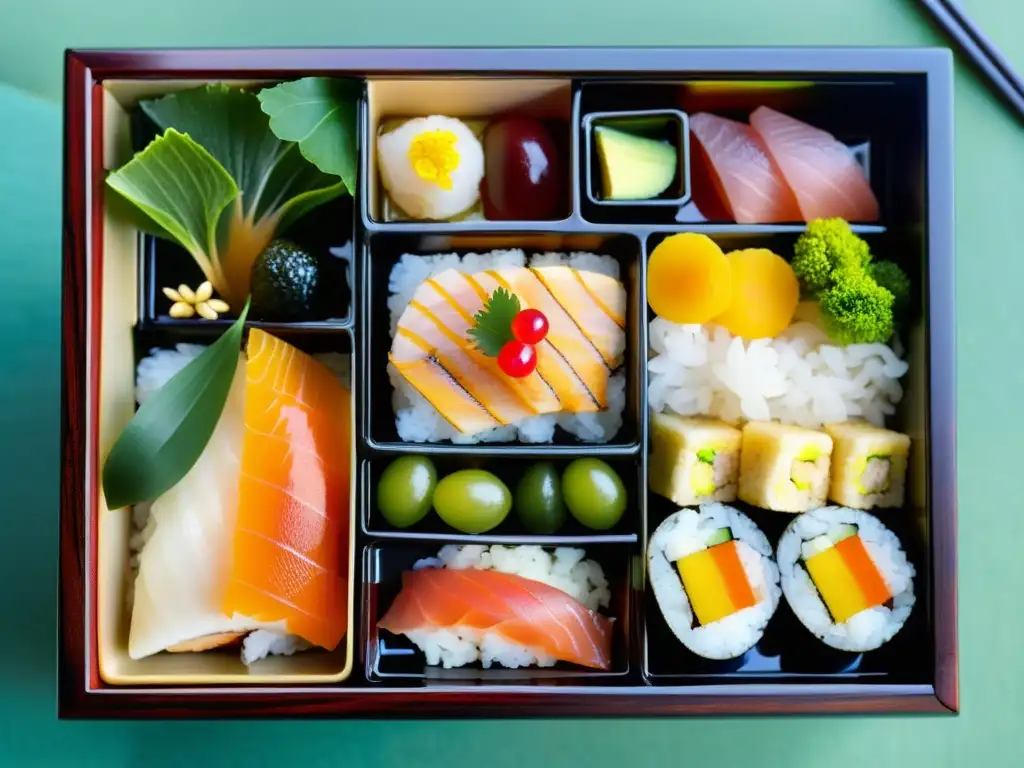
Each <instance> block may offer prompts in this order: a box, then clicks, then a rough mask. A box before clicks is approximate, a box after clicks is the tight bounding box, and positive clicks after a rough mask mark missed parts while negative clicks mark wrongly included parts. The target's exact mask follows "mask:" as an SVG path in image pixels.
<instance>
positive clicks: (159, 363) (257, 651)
mask: <svg viewBox="0 0 1024 768" xmlns="http://www.w3.org/2000/svg"><path fill="white" fill-rule="evenodd" d="M205 349H206V347H205V346H204V345H202V344H177V345H175V347H174V348H173V349H161V348H154V349H151V350H150V352H149V356H148V357H145V358H143V359H142V360H141V361H140V362H139V364H138V367H137V368H136V371H135V401H136V402H137V403H138V404H139V405H142V404H143V403H144V402H146V401H147V400H148V399H149V398H150V397H152V395H153V394H155V393H156V392H157V391H158V390H159V389H160V388H161V387H163V386H164V385H165V384H166V383H167V382H168V381H170V380H171V379H172V378H173V377H174V376H175V374H177V373H178V372H179V371H181V370H182V369H183V368H184V367H185V366H186V365H188V364H189V363H190V362H192V361H193V360H195V359H196V358H197V357H199V355H200V354H201V353H202V352H203V350H205ZM313 357H314V359H316V360H317V361H319V362H320V363H322V364H323V365H324V366H326V367H327V368H329V369H330V370H331V371H332V372H333V373H334V374H335V375H336V376H337V377H338V378H339V379H342V380H343V381H348V380H349V377H350V373H351V369H350V366H351V361H350V358H349V356H348V355H342V354H338V353H336V352H328V353H325V354H319V355H313ZM149 509H150V504H149V503H143V504H136V505H135V506H134V507H133V508H132V529H131V533H130V535H129V538H128V548H129V556H128V582H127V584H128V588H127V589H126V590H125V599H126V603H127V608H128V611H129V612H131V610H132V608H133V606H134V605H135V579H136V576H137V575H138V570H139V557H140V555H141V553H142V550H143V548H144V547H145V546H146V542H147V541H149V538H150V537H151V536H152V535H153V532H154V531H155V530H156V521H155V520H154V519H152V518H151V517H150V514H149ZM309 647H310V644H309V643H307V642H306V641H305V640H303V639H302V638H301V637H299V636H298V635H289V634H286V633H285V632H283V631H274V630H273V629H257V630H255V631H253V632H250V633H249V634H248V635H247V636H246V637H245V639H244V640H243V641H242V661H243V662H244V663H245V664H246V665H249V664H252V663H254V662H256V661H259V660H260V659H262V658H265V657H267V656H270V655H273V656H290V655H292V654H293V653H295V652H297V651H303V650H306V649H307V648H309Z"/></svg>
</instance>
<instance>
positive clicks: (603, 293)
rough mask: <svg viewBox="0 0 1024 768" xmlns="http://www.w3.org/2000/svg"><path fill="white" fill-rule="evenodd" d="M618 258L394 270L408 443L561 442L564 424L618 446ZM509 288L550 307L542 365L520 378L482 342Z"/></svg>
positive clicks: (393, 365) (621, 393)
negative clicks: (558, 435)
mask: <svg viewBox="0 0 1024 768" xmlns="http://www.w3.org/2000/svg"><path fill="white" fill-rule="evenodd" d="M618 269H619V267H618V263H617V262H616V261H615V260H614V259H613V258H612V257H610V256H598V255H595V254H586V253H579V254H577V253H574V254H571V255H570V254H558V253H552V254H540V255H537V256H534V257H532V258H531V259H530V260H529V263H527V259H526V256H525V254H524V253H523V251H520V250H511V251H493V252H491V253H487V254H467V255H465V256H459V255H456V254H445V255H435V256H418V255H412V254H406V255H404V256H403V257H402V258H401V259H400V260H399V262H398V263H397V264H396V265H395V267H394V268H393V269H392V273H391V278H390V281H389V288H390V291H391V296H390V298H389V301H388V306H389V308H390V310H391V332H392V337H393V341H392V347H391V350H390V353H389V363H388V373H389V376H390V378H391V382H392V385H393V387H394V393H395V394H394V410H395V424H396V427H397V431H398V434H399V437H400V438H401V439H402V440H405V441H408V442H436V441H441V440H451V441H452V442H456V443H474V442H493V441H498V442H502V441H514V440H516V439H519V440H521V441H523V442H531V443H540V442H550V441H551V440H552V439H553V438H554V431H555V427H556V426H560V427H562V428H563V429H565V430H566V431H567V432H569V433H571V434H573V435H575V436H576V437H578V438H579V439H580V440H583V441H587V442H607V441H608V440H610V439H611V438H612V437H613V436H614V434H615V433H616V432H617V431H618V429H619V427H620V426H621V423H622V411H623V408H624V405H625V377H624V375H623V373H622V372H621V370H620V369H621V366H622V363H623V360H624V351H625V344H626V342H625V338H626V337H625V330H626V314H627V312H626V309H627V307H626V291H625V288H624V286H623V285H622V283H621V282H620V281H619V279H618ZM499 292H505V293H507V294H508V295H510V296H512V297H513V298H514V300H515V302H516V306H518V307H520V308H521V309H523V310H526V309H532V310H537V311H539V312H541V313H542V314H543V315H544V316H545V318H546V321H547V323H548V330H547V334H546V336H545V337H544V338H543V339H542V340H540V341H539V342H537V343H535V344H531V345H529V346H531V347H532V348H533V350H534V354H535V360H536V364H535V368H534V369H533V370H531V371H529V372H528V373H526V374H525V375H522V376H518V375H512V374H510V373H509V372H507V371H505V370H503V369H502V368H501V364H502V361H501V359H500V356H498V357H495V354H496V353H494V351H493V350H491V351H489V350H487V349H485V348H482V347H481V346H480V344H479V343H478V341H475V340H474V338H473V333H474V330H475V329H476V328H477V327H479V325H480V323H481V320H480V317H481V314H482V313H485V312H487V311H488V310H489V309H490V306H491V301H492V299H493V297H494V296H495V295H496V294H497V293H499Z"/></svg>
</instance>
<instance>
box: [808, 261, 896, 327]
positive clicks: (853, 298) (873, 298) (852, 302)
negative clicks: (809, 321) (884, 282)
mask: <svg viewBox="0 0 1024 768" xmlns="http://www.w3.org/2000/svg"><path fill="white" fill-rule="evenodd" d="M818 302H819V304H820V306H821V316H822V321H823V323H824V325H825V332H826V333H828V335H829V336H830V337H831V338H832V339H833V340H834V341H836V342H838V343H840V344H876V343H882V344H884V343H885V342H887V341H888V340H889V338H890V337H891V336H892V332H893V314H892V305H893V295H892V294H891V293H890V292H889V291H888V290H886V289H885V288H883V287H882V286H880V285H879V284H878V283H876V282H875V281H874V280H873V279H871V277H870V276H869V275H866V274H861V275H855V276H851V277H847V278H845V279H843V280H841V281H839V282H837V283H836V284H835V285H833V286H832V287H831V288H829V289H827V290H825V291H823V292H822V293H821V294H820V295H819V297H818Z"/></svg>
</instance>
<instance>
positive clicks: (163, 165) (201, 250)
mask: <svg viewBox="0 0 1024 768" xmlns="http://www.w3.org/2000/svg"><path fill="white" fill-rule="evenodd" d="M107 184H108V185H109V186H110V187H111V188H112V189H114V190H115V191H116V192H117V193H118V194H119V195H121V196H122V197H124V198H125V199H126V200H128V201H131V202H132V203H133V204H134V205H135V206H136V208H138V209H139V210H141V211H142V212H143V213H145V214H146V215H147V216H148V217H149V218H150V219H152V220H153V221H154V222H155V223H156V225H157V226H158V227H159V228H160V229H162V230H163V231H165V232H167V233H168V234H169V235H170V236H171V237H173V238H174V239H175V240H177V241H178V242H179V243H180V244H181V245H182V247H184V248H185V249H186V250H187V251H188V252H189V253H191V254H192V256H193V257H194V258H195V260H196V262H198V264H199V266H200V267H201V268H202V270H203V273H204V274H205V275H206V277H207V278H208V279H209V280H210V281H211V282H213V283H214V284H215V285H216V284H217V282H218V280H215V279H214V277H215V276H217V277H218V278H219V277H220V275H219V274H218V269H219V266H218V265H217V264H216V263H215V262H214V261H213V260H211V258H210V254H211V253H213V252H215V248H216V244H215V243H214V240H213V237H214V232H215V231H216V228H217V222H218V221H219V219H220V217H221V214H222V213H223V212H224V210H225V209H226V208H227V206H228V204H229V203H230V202H231V201H232V200H234V199H235V198H236V197H237V196H238V186H237V185H236V184H235V182H234V180H233V179H232V178H231V176H229V175H228V173H227V172H226V171H225V170H224V168H223V167H222V166H221V165H220V163H218V162H217V161H216V160H215V159H214V158H213V156H212V155H210V153H209V152H207V151H206V150H205V149H203V147H201V146H199V144H197V143H196V142H195V141H193V139H192V138H191V137H190V136H186V135H185V134H182V133H179V132H178V131H176V130H174V129H173V128H169V129H168V130H167V132H166V133H164V135H163V136H158V137H157V138H155V139H153V141H151V142H150V143H149V146H147V147H146V148H145V149H144V150H142V151H141V152H139V153H138V154H137V155H135V157H133V158H132V159H131V160H130V161H129V162H128V163H127V164H126V165H124V166H123V167H122V168H121V169H120V170H118V171H116V172H114V173H112V174H110V175H109V176H108V177H107Z"/></svg>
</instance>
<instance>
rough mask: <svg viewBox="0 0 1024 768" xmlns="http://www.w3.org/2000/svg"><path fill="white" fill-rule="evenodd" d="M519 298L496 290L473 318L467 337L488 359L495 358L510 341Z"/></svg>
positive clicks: (517, 311) (503, 290)
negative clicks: (468, 336)
mask: <svg viewBox="0 0 1024 768" xmlns="http://www.w3.org/2000/svg"><path fill="white" fill-rule="evenodd" d="M519 308H520V304H519V297H518V296H516V295H515V294H513V293H509V292H508V291H506V290H505V289H504V288H498V289H496V290H495V291H494V293H492V294H491V295H490V298H488V299H487V303H486V304H484V306H483V309H481V310H480V311H479V312H477V313H476V315H475V316H474V317H473V327H472V328H470V329H469V335H470V336H472V337H473V339H475V340H476V348H477V349H479V350H480V351H481V352H483V353H484V354H485V355H487V356H488V357H497V355H498V353H499V352H501V348H502V347H503V346H505V344H506V343H508V342H510V341H512V338H513V337H512V320H513V319H514V318H515V316H516V315H518V314H519Z"/></svg>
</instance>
